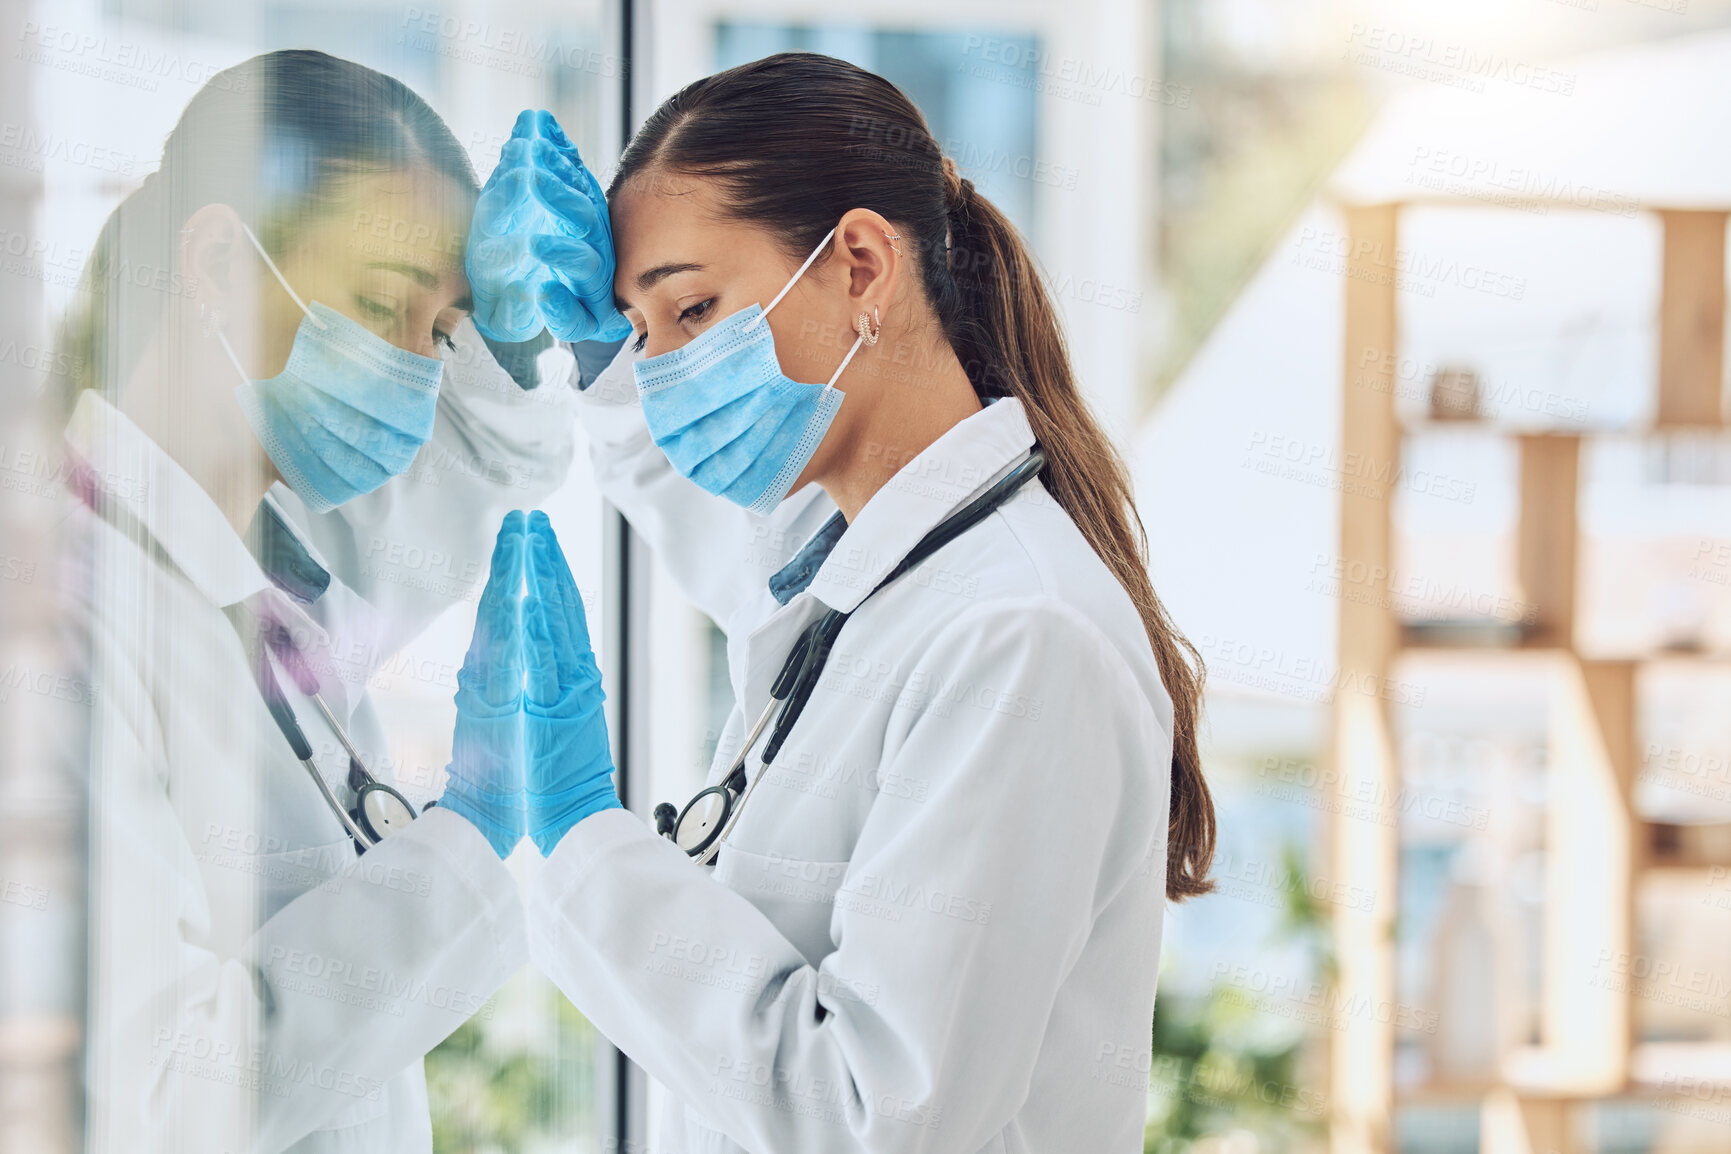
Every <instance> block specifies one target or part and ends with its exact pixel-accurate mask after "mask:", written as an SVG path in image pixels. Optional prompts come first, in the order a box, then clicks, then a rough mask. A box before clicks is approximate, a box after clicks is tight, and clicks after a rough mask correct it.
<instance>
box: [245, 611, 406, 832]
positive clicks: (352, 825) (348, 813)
mask: <svg viewBox="0 0 1731 1154" xmlns="http://www.w3.org/2000/svg"><path fill="white" fill-rule="evenodd" d="M260 634H261V636H262V639H263V640H264V642H265V645H264V647H263V648H260V649H258V651H257V653H256V655H255V660H254V661H253V662H252V667H253V677H254V678H255V679H256V680H257V682H258V691H259V696H261V697H263V698H264V704H265V708H266V709H268V710H269V711H270V715H271V719H272V720H274V721H275V722H276V725H277V728H278V729H280V730H282V735H283V737H284V738H285V739H286V740H287V741H288V744H289V749H290V750H292V751H293V753H294V755H295V757H296V758H297V759H298V760H299V761H300V763H301V765H302V766H303V767H305V769H306V771H307V776H308V777H311V778H312V779H313V784H315V785H317V786H318V790H319V794H320V796H322V797H323V798H324V799H325V804H326V805H328V806H330V808H331V812H332V813H334V814H336V816H337V821H339V822H341V823H342V827H343V829H345V830H346V831H348V834H349V836H350V837H352V838H354V839H355V852H356V853H366V852H367V850H369V849H371V848H372V847H373V846H375V845H378V844H379V843H380V842H381V841H384V840H385V838H386V837H388V836H390V835H391V834H393V833H396V832H398V831H399V830H402V829H404V828H406V827H407V826H408V824H409V823H410V822H412V821H414V820H415V817H416V814H415V807H414V806H412V805H410V804H409V799H408V798H406V797H404V796H403V795H402V794H400V793H398V792H397V791H396V790H394V789H392V788H391V787H390V786H388V785H386V784H385V783H384V782H382V781H380V780H379V779H378V778H376V777H374V776H373V775H372V772H371V771H370V770H368V769H367V765H366V762H365V761H364V760H363V759H362V758H361V754H360V751H359V750H357V749H356V748H355V745H354V742H352V741H350V740H349V732H348V729H347V728H346V727H345V726H344V725H343V724H342V722H340V721H338V720H337V715H336V714H335V713H333V712H332V711H331V707H330V706H329V705H327V704H325V699H324V695H323V694H321V693H320V692H319V689H318V683H317V682H316V681H315V680H314V679H313V676H312V671H311V670H308V669H306V668H305V663H304V662H303V661H302V660H301V657H300V652H299V650H297V649H295V648H294V643H293V641H292V640H290V638H289V635H288V630H287V629H285V628H283V627H282V626H281V625H280V624H276V623H274V622H272V623H267V624H265V626H264V627H263V628H262V629H261V630H260ZM267 650H268V651H269V652H271V653H274V654H275V655H276V658H277V660H278V661H279V662H281V663H282V666H283V668H284V669H285V670H287V671H288V673H289V675H290V676H291V677H292V678H294V681H295V684H296V686H297V687H298V688H299V689H300V691H301V692H302V693H303V694H305V695H306V696H307V698H308V699H309V700H311V701H312V703H313V706H314V708H316V709H317V710H318V711H319V716H321V717H323V718H324V719H325V724H326V725H328V726H330V727H331V732H332V733H334V734H336V735H337V741H338V743H339V744H341V745H342V747H343V751H344V752H345V753H347V754H348V755H349V779H348V780H349V788H350V789H351V790H353V791H354V794H355V804H354V807H353V808H344V806H343V804H342V802H341V801H339V800H338V799H337V796H336V794H334V793H333V792H331V787H330V783H329V782H327V781H325V775H324V774H323V773H321V772H320V771H319V767H318V763H317V762H316V761H314V760H313V747H312V742H310V741H308V740H307V735H306V733H305V731H304V730H302V729H301V726H300V721H299V720H298V719H297V718H296V717H295V711H294V707H293V706H291V705H290V704H289V702H288V696H287V695H286V694H284V693H283V691H282V686H281V684H279V683H278V681H277V679H276V675H275V674H274V673H272V672H271V669H270V661H269V660H268V659H267V658H266V656H265V653H266V651H267Z"/></svg>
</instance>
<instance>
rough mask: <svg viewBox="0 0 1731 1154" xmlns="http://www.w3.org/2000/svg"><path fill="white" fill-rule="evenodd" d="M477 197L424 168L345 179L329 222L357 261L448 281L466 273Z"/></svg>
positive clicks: (334, 234) (328, 228)
mask: <svg viewBox="0 0 1731 1154" xmlns="http://www.w3.org/2000/svg"><path fill="white" fill-rule="evenodd" d="M474 203H475V196H474V194H473V193H472V192H469V191H467V190H466V189H464V188H463V187H462V186H461V185H460V184H458V183H457V181H455V180H453V179H452V178H450V177H448V176H444V175H442V174H438V173H433V172H429V171H427V170H424V169H420V170H409V171H403V172H381V173H366V174H361V175H357V176H354V177H351V178H346V179H345V180H344V181H343V183H342V186H341V187H339V189H338V190H337V192H336V196H335V197H334V204H333V207H332V209H331V211H330V213H329V216H328V218H327V220H326V222H325V228H324V229H323V230H321V231H325V232H326V233H327V235H328V236H329V239H331V240H334V241H338V242H340V244H341V246H342V247H343V248H344V249H346V250H348V252H349V254H350V255H351V256H353V257H354V258H355V259H356V260H361V261H369V262H374V261H384V262H401V263H407V264H413V265H417V266H419V267H422V268H426V269H428V270H429V271H431V272H434V273H436V274H438V275H441V276H444V275H448V274H454V273H460V272H462V269H463V247H464V244H465V242H466V241H467V238H468V227H469V216H470V213H471V212H472V211H473V209H474Z"/></svg>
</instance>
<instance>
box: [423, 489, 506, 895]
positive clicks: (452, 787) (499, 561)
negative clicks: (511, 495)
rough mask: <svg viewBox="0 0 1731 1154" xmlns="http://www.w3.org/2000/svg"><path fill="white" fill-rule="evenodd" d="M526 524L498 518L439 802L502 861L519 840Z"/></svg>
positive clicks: (460, 682) (465, 661)
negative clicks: (483, 839)
mask: <svg viewBox="0 0 1731 1154" xmlns="http://www.w3.org/2000/svg"><path fill="white" fill-rule="evenodd" d="M526 549H527V540H526V522H525V519H524V517H523V514H522V512H521V511H519V510H516V509H513V510H512V511H511V512H509V513H507V514H505V520H504V522H503V524H501V525H500V526H499V535H498V537H497V538H496V539H495V541H494V543H493V560H492V565H491V567H490V569H489V571H488V573H487V586H486V588H485V589H483V590H482V592H481V601H480V604H479V606H478V608H477V610H476V614H475V635H474V638H473V639H472V640H471V641H470V643H469V652H468V656H466V657H465V658H464V659H463V668H462V669H461V670H460V671H459V672H458V673H457V727H456V732H455V733H454V735H453V737H452V740H451V764H450V766H449V769H448V771H447V772H448V774H449V777H450V781H449V783H448V784H447V785H446V787H445V795H444V797H443V798H441V799H440V802H439V804H440V806H441V807H442V808H444V809H449V810H455V811H456V812H457V813H459V814H461V815H462V816H463V817H466V818H468V819H469V821H470V822H471V823H472V824H473V825H474V826H475V828H476V829H478V830H480V831H481V833H482V834H483V835H484V836H485V837H486V839H487V841H488V842H489V843H490V844H491V845H492V847H493V851H494V852H495V853H497V854H498V855H499V859H500V860H501V861H503V860H504V859H505V858H507V857H509V856H510V854H511V851H512V850H513V849H514V848H516V845H517V843H518V842H519V841H521V840H522V839H523V831H524V828H525V815H526V810H525V806H524V795H523V629H522V596H521V593H520V589H521V587H522V583H523V558H524V553H525V552H526Z"/></svg>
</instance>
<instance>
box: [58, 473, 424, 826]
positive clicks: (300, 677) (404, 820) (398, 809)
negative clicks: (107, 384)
mask: <svg viewBox="0 0 1731 1154" xmlns="http://www.w3.org/2000/svg"><path fill="white" fill-rule="evenodd" d="M72 483H73V486H74V488H76V490H77V491H78V495H79V497H80V498H82V499H83V501H84V503H85V504H86V505H88V506H90V509H91V511H92V512H94V513H96V515H97V516H99V517H101V518H103V519H104V520H105V521H107V522H108V523H109V524H110V525H113V526H114V527H115V528H116V529H117V530H119V531H120V533H121V534H122V535H123V536H126V537H129V538H131V539H132V540H133V541H135V542H137V543H138V544H140V545H142V546H144V548H146V549H147V550H148V551H149V552H150V555H151V558H152V559H153V560H154V561H155V562H156V563H157V564H158V565H160V566H161V567H162V568H163V569H165V570H167V571H168V572H170V573H173V574H174V575H175V576H177V577H179V578H180V579H181V580H183V581H186V582H187V583H188V584H191V583H192V579H191V578H189V577H188V576H187V575H186V572H185V571H184V570H183V569H181V567H180V565H179V564H178V563H177V562H176V561H175V560H174V558H172V557H170V556H169V555H168V551H167V550H166V549H164V548H163V547H162V545H161V543H160V542H158V541H157V539H156V536H155V535H154V534H153V533H151V531H150V530H149V529H148V528H147V527H146V526H145V524H144V522H142V521H140V520H139V519H138V518H137V517H136V516H134V515H133V512H132V510H130V509H128V508H127V507H126V506H124V505H122V504H120V503H119V502H118V501H113V500H107V501H103V500H99V499H98V496H99V493H100V487H99V485H98V484H97V481H96V475H95V472H94V471H93V470H91V469H90V467H89V466H88V465H87V464H84V463H83V462H79V464H78V466H77V467H76V468H75V469H74V470H73V477H72ZM229 621H230V624H233V625H235V627H236V632H237V633H239V634H240V635H241V644H242V645H243V646H244V647H246V649H247V650H248V655H249V658H250V660H249V664H250V665H251V666H252V669H253V678H254V680H255V681H257V683H258V691H259V695H260V696H261V697H263V698H264V704H265V708H266V709H268V710H269V711H270V715H271V718H272V719H273V720H274V721H275V722H276V724H277V728H278V729H280V730H282V735H283V737H284V738H286V739H287V740H288V744H289V749H291V750H292V751H293V752H294V755H295V757H296V759H298V760H299V761H300V763H301V765H302V766H304V767H305V768H306V771H307V774H308V775H309V776H310V777H311V778H312V779H313V783H314V784H315V785H317V786H318V789H319V795H320V796H321V797H323V798H324V799H325V804H326V805H328V806H330V808H331V812H332V813H334V814H336V816H337V821H339V822H341V823H342V827H343V829H344V831H345V832H347V833H348V835H349V836H350V837H352V838H353V839H354V841H355V852H357V853H365V852H367V850H369V849H371V848H372V847H373V846H375V845H378V844H379V842H381V841H383V840H384V839H385V838H386V837H387V836H389V835H390V834H393V833H396V832H397V831H398V830H401V829H403V828H404V827H405V826H407V825H408V824H409V823H410V822H411V821H414V820H415V817H416V814H415V807H414V806H412V805H410V804H409V799H408V798H406V797H404V796H403V795H402V794H400V793H398V792H397V791H396V790H394V789H392V788H391V787H390V786H388V785H386V784H385V783H383V782H382V781H380V780H379V779H378V778H376V777H374V776H373V775H372V773H371V771H369V770H368V769H367V766H366V762H365V761H364V760H362V758H361V755H360V751H359V750H357V749H355V745H354V742H352V741H350V740H349V732H348V730H347V728H345V727H344V726H343V724H342V723H341V722H340V721H338V720H337V716H336V714H335V713H333V712H332V711H331V707H330V706H329V705H327V704H325V699H324V696H323V695H322V694H321V693H320V692H319V689H318V681H317V679H316V678H315V677H313V675H312V671H311V670H310V669H307V668H306V666H305V662H304V661H303V660H302V659H301V657H300V652H299V650H297V649H295V648H294V643H293V641H292V640H291V639H290V637H289V633H288V630H287V629H286V628H285V627H283V626H282V625H281V624H280V623H277V622H268V623H264V625H263V627H262V628H261V629H260V630H259V634H260V636H261V637H262V639H263V640H264V641H265V643H266V644H265V645H264V646H262V647H260V646H253V645H249V644H247V636H246V630H245V629H244V628H242V627H241V625H240V624H239V623H238V622H236V621H235V618H234V616H232V615H231V616H230V617H229ZM267 651H268V652H271V653H275V654H276V657H277V660H278V661H279V662H281V663H282V666H283V668H284V669H286V670H288V671H289V674H290V676H291V677H293V678H294V681H295V684H296V686H297V687H299V689H300V690H301V692H302V693H304V694H306V696H307V697H308V698H310V699H311V700H312V703H313V705H314V707H315V708H317V709H318V711H319V714H320V716H322V717H323V718H324V719H325V724H327V725H329V726H330V727H331V732H332V733H334V734H336V735H337V741H338V742H339V743H340V744H341V745H342V747H343V749H344V751H345V752H347V753H348V755H349V777H348V783H349V788H350V789H351V790H353V791H354V794H355V804H354V807H353V808H352V809H350V808H345V807H344V806H343V804H342V802H341V801H339V800H338V799H337V796H336V794H335V793H333V792H332V791H331V787H330V783H328V782H327V781H325V775H324V774H323V773H321V772H319V767H318V763H317V762H315V761H314V760H313V747H312V742H310V741H308V740H307V736H306V732H305V731H304V730H302V729H301V726H300V721H299V720H298V719H297V718H296V717H295V711H294V707H293V706H291V705H290V704H289V701H288V696H287V695H286V694H284V693H283V691H282V686H281V685H280V684H279V683H278V682H277V679H276V675H275V674H273V673H272V672H271V669H270V659H269V657H268V656H267V655H266V653H267Z"/></svg>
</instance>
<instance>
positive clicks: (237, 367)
mask: <svg viewBox="0 0 1731 1154" xmlns="http://www.w3.org/2000/svg"><path fill="white" fill-rule="evenodd" d="M240 228H241V231H242V232H244V233H246V239H248V240H250V241H252V247H253V248H255V249H257V250H258V255H259V256H261V257H263V258H264V263H265V267H267V268H269V269H270V271H271V275H272V276H274V277H276V282H277V283H278V284H280V285H282V287H283V291H284V292H286V293H288V295H289V296H291V297H293V298H294V302H295V304H297V305H299V306H300V309H301V312H303V313H305V314H306V316H307V320H309V321H311V322H312V323H313V324H315V325H317V326H318V327H319V328H321V329H322V328H327V327H329V326H327V325H326V324H325V322H323V321H321V320H319V318H318V317H316V316H314V315H313V310H311V309H309V308H308V307H307V303H306V302H305V301H303V300H301V298H300V294H299V293H297V292H295V290H294V289H293V288H291V287H290V286H289V282H288V278H287V277H285V276H283V274H282V270H281V269H279V268H277V266H276V261H274V260H272V259H271V258H270V253H268V252H266V251H265V250H264V245H262V244H260V243H259V240H258V237H257V236H255V235H253V231H252V229H250V228H248V227H247V226H246V221H244V220H243V221H241V222H240ZM181 232H182V233H183V234H184V233H185V232H186V230H185V229H182V230H181ZM198 315H199V318H200V319H203V317H204V305H203V303H200V304H199V306H198ZM210 327H211V328H212V329H213V330H214V331H215V332H216V339H217V341H218V342H219V343H220V344H221V345H222V351H223V352H225V353H227V354H228V359H229V363H230V364H232V365H233V366H234V371H235V372H237V373H239V374H240V379H241V380H242V381H244V382H246V383H248V384H251V383H252V378H251V377H249V376H247V375H246V367H245V366H244V365H242V364H241V363H240V358H239V357H237V356H235V353H234V346H233V345H231V344H229V343H228V334H226V333H224V332H223V331H222V324H221V323H220V321H218V320H215V319H213V320H212V322H211V326H210Z"/></svg>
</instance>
